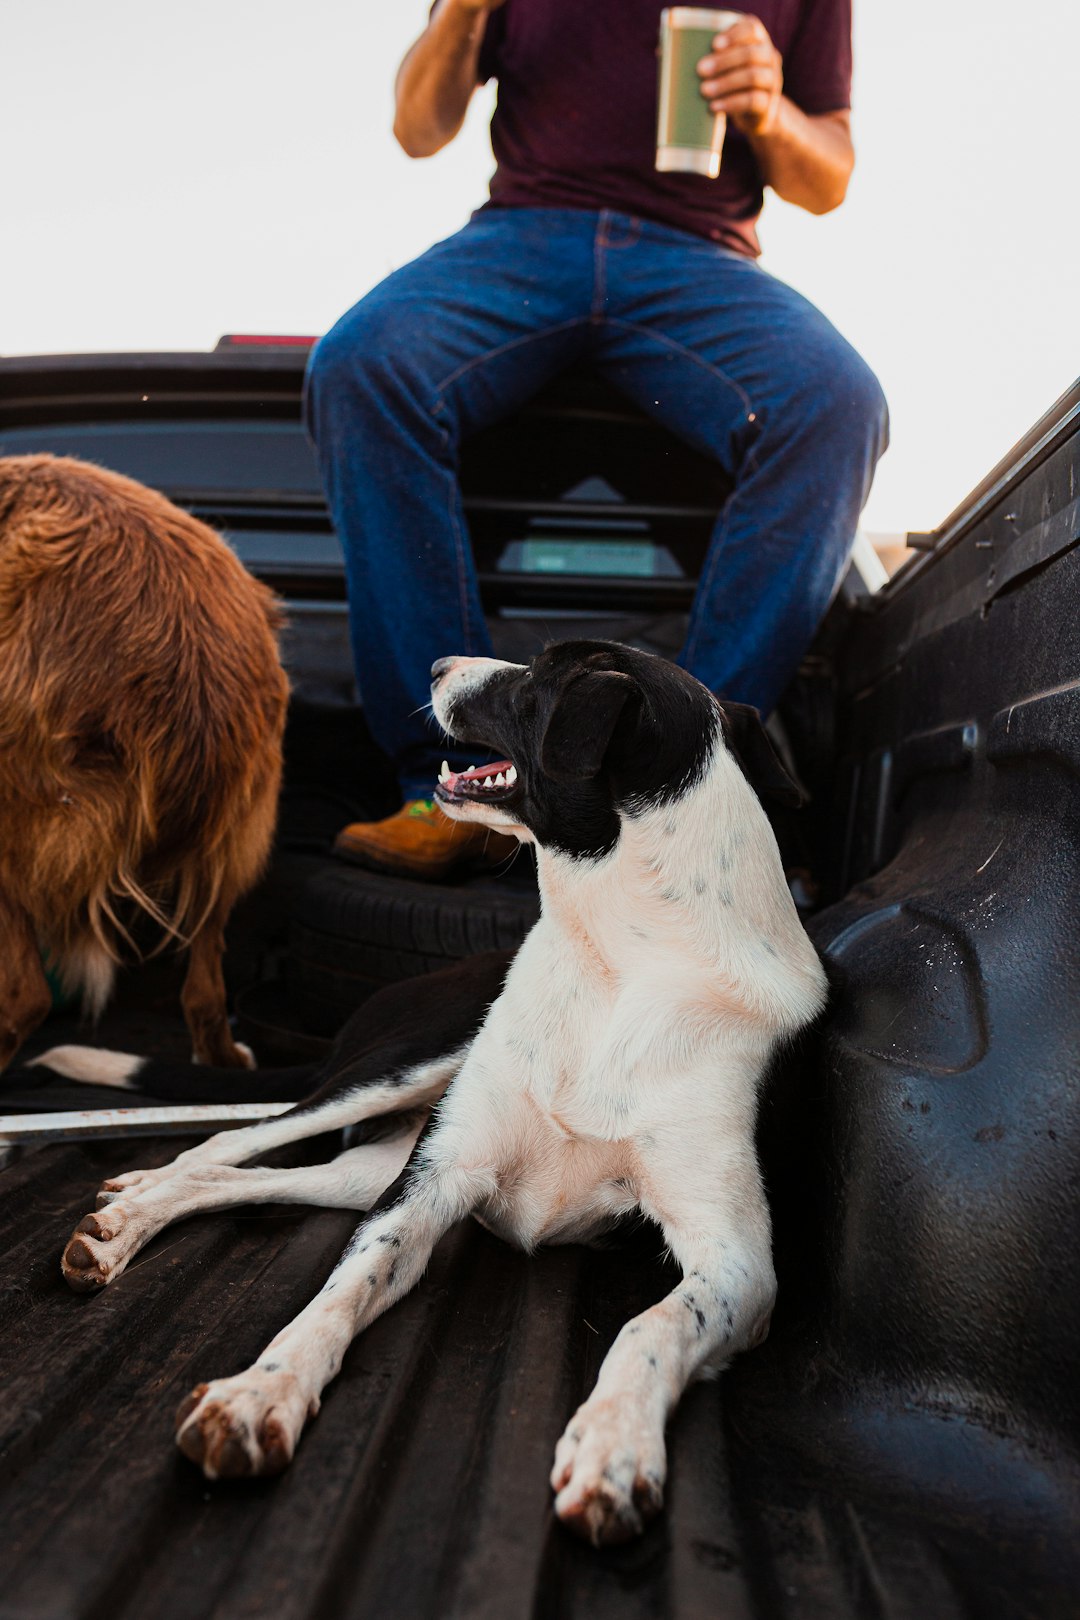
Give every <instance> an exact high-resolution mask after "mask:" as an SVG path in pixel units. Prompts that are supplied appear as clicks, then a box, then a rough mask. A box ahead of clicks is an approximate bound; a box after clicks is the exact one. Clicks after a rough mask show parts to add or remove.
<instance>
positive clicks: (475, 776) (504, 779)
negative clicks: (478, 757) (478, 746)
mask: <svg viewBox="0 0 1080 1620" xmlns="http://www.w3.org/2000/svg"><path fill="white" fill-rule="evenodd" d="M517 785H518V774H517V767H516V766H515V765H513V764H512V763H511V762H510V760H508V759H500V760H496V762H495V763H494V764H493V765H474V766H473V767H472V768H471V769H470V770H467V771H452V770H451V769H450V767H449V765H448V764H447V763H446V761H445V760H443V766H442V770H441V771H440V772H439V780H438V782H437V783H436V784H435V797H436V798H437V799H442V800H443V802H444V803H447V804H462V803H463V802H465V801H468V802H470V803H473V804H500V803H501V802H502V801H503V800H504V799H510V798H513V796H514V794H515V792H516V791H517Z"/></svg>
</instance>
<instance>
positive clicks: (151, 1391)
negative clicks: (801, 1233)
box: [0, 1139, 1069, 1620]
mask: <svg viewBox="0 0 1080 1620" xmlns="http://www.w3.org/2000/svg"><path fill="white" fill-rule="evenodd" d="M183 1145H186V1144H185V1143H183V1142H182V1141H178V1140H176V1139H174V1140H172V1141H169V1142H164V1141H142V1142H126V1143H121V1142H110V1143H99V1144H85V1145H80V1146H77V1147H74V1146H73V1147H68V1146H56V1147H49V1148H45V1149H42V1150H40V1151H39V1152H37V1153H35V1154H30V1155H27V1156H26V1157H25V1158H24V1159H23V1160H22V1161H21V1162H20V1163H18V1164H15V1165H13V1166H11V1167H9V1168H8V1170H7V1171H6V1172H5V1174H4V1176H3V1178H2V1183H0V1188H2V1191H0V1220H2V1224H3V1230H4V1231H5V1233H6V1234H7V1240H6V1244H5V1254H4V1259H3V1291H2V1294H0V1383H2V1386H3V1388H4V1391H5V1398H4V1402H3V1409H2V1410H3V1416H2V1419H0V1424H2V1434H0V1480H2V1484H0V1522H2V1523H3V1526H4V1531H3V1536H2V1538H0V1539H2V1547H0V1594H2V1596H0V1615H3V1616H5V1617H8V1616H11V1617H15V1616H19V1617H31V1616H32V1617H33V1620H61V1617H63V1620H98V1617H102V1620H104V1617H105V1616H108V1617H109V1620H122V1617H123V1616H131V1617H132V1620H134V1617H141V1616H144V1615H148V1614H152V1615H154V1616H155V1617H156V1620H170V1617H174V1616H175V1620H200V1617H203V1616H206V1617H209V1616H229V1617H230V1620H231V1617H239V1616H271V1615H272V1616H274V1617H275V1620H293V1617H295V1620H309V1617H310V1620H315V1617H322V1616H335V1617H336V1616H350V1617H357V1620H361V1617H362V1620H369V1617H375V1616H379V1617H383V1616H394V1617H397V1616H402V1617H404V1616H409V1617H412V1616H416V1617H421V1616H424V1617H427V1616H430V1617H432V1620H436V1617H437V1620H449V1617H451V1616H462V1617H467V1620H487V1617H489V1616H490V1617H491V1620H517V1617H521V1620H525V1617H531V1620H548V1617H550V1620H555V1617H558V1620H575V1617H580V1620H604V1617H605V1616H611V1617H612V1620H614V1617H616V1616H618V1617H619V1620H639V1617H640V1620H646V1617H649V1620H651V1617H660V1616H672V1617H677V1620H698V1617H702V1620H704V1617H705V1616H709V1617H723V1620H728V1617H730V1620H736V1617H738V1620H742V1617H744V1616H745V1617H747V1620H749V1617H750V1616H761V1615H768V1616H784V1617H786V1616H792V1617H796V1616H797V1617H800V1620H801V1617H816V1616H821V1617H826V1616H827V1617H829V1620H845V1617H847V1616H851V1617H852V1620H857V1617H859V1620H861V1617H864V1616H879V1615H880V1616H882V1617H885V1616H888V1617H890V1620H903V1617H906V1616H911V1617H912V1620H915V1617H922V1616H925V1615H933V1616H934V1617H935V1620H951V1617H953V1616H957V1617H959V1616H971V1615H987V1616H990V1615H993V1616H995V1617H1008V1616H1014V1615H1015V1616H1021V1615H1023V1616H1029V1615H1030V1616H1040V1617H1047V1616H1051V1615H1055V1614H1061V1615H1065V1614H1066V1613H1068V1612H1069V1609H1068V1607H1067V1606H1066V1604H1067V1601H1068V1600H1067V1596H1066V1594H1064V1593H1063V1592H1062V1591H1061V1589H1060V1588H1059V1587H1058V1588H1055V1587H1054V1585H1053V1584H1047V1578H1046V1576H1045V1573H1044V1572H1043V1570H1042V1569H1041V1556H1040V1548H1039V1547H1038V1546H1023V1545H1015V1544H1010V1543H1009V1541H1008V1539H1006V1540H1005V1541H1004V1542H1003V1541H1002V1540H1001V1528H1002V1527H1000V1526H998V1525H993V1524H989V1523H983V1524H982V1525H966V1524H949V1523H947V1522H943V1521H942V1520H941V1519H940V1517H938V1516H937V1515H936V1514H931V1515H929V1516H926V1515H923V1514H921V1513H920V1504H919V1503H918V1502H907V1503H903V1502H897V1501H895V1500H894V1501H887V1500H886V1501H875V1500H874V1499H873V1497H872V1496H871V1495H869V1494H868V1493H867V1490H866V1486H865V1483H862V1484H858V1485H856V1486H855V1488H852V1482H851V1481H845V1480H844V1479H843V1478H842V1477H840V1476H837V1477H833V1475H832V1474H831V1472H830V1471H829V1470H823V1471H822V1470H819V1471H817V1472H816V1474H808V1473H807V1472H805V1470H804V1471H803V1472H802V1473H800V1472H799V1471H798V1470H793V1468H792V1465H791V1461H790V1459H785V1458H784V1457H783V1456H782V1455H776V1454H773V1455H768V1454H766V1452H765V1451H763V1450H761V1449H757V1450H755V1448H754V1447H753V1446H750V1445H747V1444H745V1443H743V1442H741V1441H740V1439H739V1436H738V1418H739V1395H738V1380H737V1377H736V1376H735V1375H729V1377H728V1379H727V1380H721V1381H720V1382H718V1383H709V1384H700V1385H698V1386H696V1387H695V1388H694V1389H692V1390H691V1391H690V1392H689V1394H688V1396H687V1398H686V1400H685V1401H684V1402H683V1404H682V1406H681V1407H680V1409H679V1412H678V1415H677V1417H676V1419H675V1421H674V1424H673V1427H672V1431H671V1437H670V1438H671V1446H670V1457H671V1474H670V1480H669V1488H668V1503H667V1510H666V1512H665V1514H664V1516H663V1517H662V1519H661V1520H660V1521H659V1522H658V1523H656V1524H654V1525H653V1526H652V1527H651V1528H650V1529H649V1530H648V1532H647V1533H646V1535H645V1537H644V1538H643V1539H642V1540H641V1542H639V1543H637V1544H634V1545H631V1546H629V1547H626V1548H619V1549H613V1550H609V1551H604V1552H596V1551H593V1550H592V1549H590V1548H587V1547H585V1546H583V1545H581V1544H579V1543H577V1542H575V1541H574V1540H572V1539H571V1538H570V1537H569V1536H568V1535H567V1534H566V1532H565V1531H563V1530H562V1529H561V1527H559V1526H558V1525H557V1524H556V1523H555V1521H554V1519H553V1515H552V1512H551V1498H550V1492H549V1490H548V1485H547V1472H548V1469H549V1467H550V1464H551V1454H552V1450H553V1446H554V1442H555V1439H556V1438H557V1436H558V1435H559V1433H560V1432H561V1430H562V1427H563V1425H564V1423H565V1421H566V1419H567V1417H568V1416H569V1414H570V1412H571V1411H572V1410H573V1408H574V1406H575V1404H576V1403H577V1402H578V1401H579V1400H580V1399H581V1398H583V1396H584V1395H585V1393H586V1392H587V1390H588V1389H589V1387H590V1385H591V1383H592V1381H593V1380H594V1378H595V1376H596V1372H597V1369H598V1366H599V1362H600V1359H601V1357H602V1355H603V1353H604V1351H605V1349H606V1347H607V1345H608V1343H609V1342H610V1340H611V1339H612V1338H613V1337H614V1334H615V1333H616V1331H617V1330H618V1328H619V1327H620V1326H621V1324H622V1322H623V1321H624V1320H625V1318H626V1316H627V1315H628V1314H629V1313H631V1312H632V1311H634V1310H636V1309H639V1308H641V1307H642V1306H644V1305H646V1304H648V1303H650V1302H651V1301H652V1300H654V1299H656V1298H657V1297H659V1295H660V1294H661V1292H663V1291H664V1289H665V1287H667V1286H670V1283H671V1277H670V1276H669V1275H667V1274H666V1273H665V1269H664V1267H663V1264H662V1262H661V1261H660V1260H659V1258H658V1257H657V1255H656V1249H655V1242H654V1241H653V1239H652V1236H651V1234H649V1233H645V1234H639V1235H637V1236H633V1237H631V1238H630V1239H629V1241H628V1243H627V1244H626V1246H625V1247H616V1248H614V1249H611V1250H595V1251H594V1250H586V1249H581V1248H567V1249H549V1250H546V1251H543V1252H541V1253H539V1254H537V1255H535V1256H533V1257H531V1258H527V1257H525V1256H522V1255H520V1254H517V1253H515V1252H513V1251H512V1250H510V1249H509V1248H508V1247H507V1246H506V1245H504V1244H502V1243H500V1242H499V1241H497V1240H496V1239H495V1238H493V1237H491V1236H490V1235H489V1234H488V1233H486V1232H484V1231H483V1230H482V1229H481V1228H480V1227H478V1226H476V1225H475V1224H473V1223H467V1224H463V1225H462V1226H460V1227H458V1228H456V1229H455V1230H454V1231H453V1232H452V1233H450V1234H449V1235H448V1237H447V1238H446V1240H445V1241H444V1242H443V1243H442V1244H440V1245H439V1247H438V1249H437V1250H436V1253H435V1256H434V1258H433V1261H432V1264H431V1267H430V1269H429V1271H428V1274H427V1276H426V1278H425V1279H424V1281H423V1283H422V1284H421V1286H420V1287H419V1288H418V1289H417V1290H416V1291H415V1292H414V1293H413V1294H412V1295H410V1296H409V1297H408V1298H407V1299H405V1300H404V1301H403V1302H402V1303H401V1304H399V1305H397V1306H396V1307H395V1308H394V1309H393V1310H392V1311H391V1312H390V1313H388V1315H387V1316H386V1317H384V1318H383V1319H382V1320H381V1321H379V1322H377V1323H376V1324H375V1325H374V1326H373V1327H372V1328H371V1329H370V1330H369V1332H367V1333H366V1334H364V1335H363V1336H362V1338H361V1339H359V1340H358V1341H357V1343H356V1344H355V1345H354V1346H353V1348H352V1350H351V1351H350V1353H349V1355H348V1357H347V1358H346V1362H345V1367H344V1370H343V1372H342V1374H341V1376H340V1378H339V1379H337V1380H336V1382H335V1383H334V1384H333V1385H332V1386H331V1387H330V1388H329V1390H328V1391H327V1394H326V1398H325V1401H324V1405H323V1410H322V1412H321V1413H320V1415H319V1417H318V1418H317V1419H316V1420H315V1422H314V1423H312V1425H311V1426H310V1429H309V1430H308V1432H307V1433H306V1435H305V1438H304V1440H303V1442H302V1444H301V1446H300V1449H299V1451H298V1454H297V1457H296V1459H295V1461H294V1463H293V1465H292V1468H291V1469H290V1471H289V1472H288V1473H287V1474H285V1475H284V1476H282V1478H280V1479H278V1480H271V1481H265V1482H262V1481H260V1482H250V1483H239V1484H237V1483H221V1484H210V1483H208V1482H207V1481H205V1480H204V1479H203V1478H202V1476H201V1474H199V1473H197V1472H196V1470H195V1469H194V1468H193V1467H192V1466H191V1465H190V1464H189V1463H187V1462H186V1461H185V1460H184V1459H183V1458H182V1457H180V1455H179V1454H178V1453H177V1452H176V1451H175V1449H174V1448H173V1446H172V1441H171V1415H172V1412H173V1410H174V1408H175V1407H176V1405H177V1404H178V1402H179V1401H180V1399H181V1398H182V1397H183V1396H184V1394H186V1392H187V1390H188V1389H189V1388H190V1386H191V1385H192V1384H194V1383H196V1382H198V1381H199V1380H201V1379H204V1378H207V1377H212V1376H215V1375H218V1374H223V1373H229V1372H233V1371H237V1370H239V1369H240V1368H241V1367H243V1366H245V1365H247V1364H248V1363H249V1362H250V1361H251V1360H252V1359H254V1357H255V1356H256V1354H257V1353H258V1351H259V1350H260V1349H261V1348H262V1347H263V1345H264V1344H265V1343H266V1342H267V1341H268V1340H269V1339H270V1338H271V1337H272V1336H273V1334H274V1333H275V1332H276V1331H277V1330H278V1329H279V1328H280V1327H281V1326H282V1325H283V1324H284V1323H285V1322H286V1321H287V1320H288V1319H289V1318H290V1317H291V1316H292V1315H293V1314H295V1312H296V1311H297V1310H299V1309H300V1308H301V1306H302V1305H303V1304H304V1303H305V1302H306V1301H307V1299H308V1298H309V1297H310V1295H311V1293H312V1292H313V1291H314V1290H315V1289H316V1288H317V1287H318V1286H319V1285H320V1284H321V1282H322V1281H323V1279H324V1278H325V1276H326V1275H327V1274H328V1272H329V1271H330V1269H331V1267H332V1266H333V1264H334V1262H335V1260H336V1259H337V1257H338V1255H339V1253H340V1251H341V1248H342V1245H343V1243H344V1241H345V1239H346V1236H347V1234H348V1233H349V1232H350V1231H351V1230H352V1227H353V1225H354V1220H355V1218H354V1217H353V1216H352V1215H350V1214H347V1213H346V1214H343V1213H340V1212H327V1211H323V1212H309V1211H296V1210H284V1209H283V1210H269V1211H268V1210H266V1209H255V1208H252V1209H250V1210H249V1211H239V1212H236V1213H233V1214H229V1215H216V1216H207V1217H201V1218H198V1219H195V1220H191V1221H187V1222H185V1223H183V1224H182V1225H180V1226H177V1227H174V1228H171V1229H169V1230H168V1231H166V1232H165V1233H163V1234H162V1235H161V1236H160V1237H159V1238H158V1239H156V1240H155V1242H154V1243H153V1244H152V1245H151V1246H150V1247H149V1248H148V1249H147V1250H146V1251H145V1253H144V1254H143V1255H142V1256H140V1258H139V1259H138V1260H137V1261H136V1262H135V1263H134V1265H133V1266H132V1268H131V1270H130V1271H129V1272H128V1273H126V1274H125V1275H124V1276H123V1277H122V1278H120V1279H119V1280H118V1282H117V1283H115V1284H113V1285H112V1286H111V1287H110V1288H109V1289H107V1290H106V1291H105V1292H104V1293H103V1294H101V1295H99V1296H94V1297H92V1298H84V1297H79V1296H76V1295H74V1294H72V1293H70V1292H69V1291H68V1290H67V1288H66V1287H65V1286H64V1284H63V1282H62V1281H61V1278H60V1272H59V1263H58V1258H59V1253H60V1249H61V1247H62V1245H63V1242H64V1241H65V1239H66V1238H67V1236H68V1235H69V1234H70V1231H71V1228H72V1226H73V1224H74V1222H75V1220H76V1219H77V1218H78V1217H79V1215H80V1214H81V1213H83V1212H84V1211H85V1210H86V1208H88V1207H90V1204H91V1203H92V1197H91V1194H92V1189H93V1188H94V1186H95V1185H96V1184H97V1183H99V1182H100V1181H101V1180H102V1179H103V1178H104V1177H106V1176H107V1175H109V1174H112V1173H115V1172H117V1171H120V1170H123V1169H125V1168H130V1167H132V1166H134V1165H136V1164H139V1165H146V1164H155V1163H159V1162H162V1161H163V1160H165V1159H167V1158H168V1157H170V1156H171V1155H172V1154H174V1153H175V1152H177V1151H179V1149H180V1147H182V1146H183ZM778 1331H779V1332H782V1325H781V1327H780V1328H779V1329H778Z"/></svg>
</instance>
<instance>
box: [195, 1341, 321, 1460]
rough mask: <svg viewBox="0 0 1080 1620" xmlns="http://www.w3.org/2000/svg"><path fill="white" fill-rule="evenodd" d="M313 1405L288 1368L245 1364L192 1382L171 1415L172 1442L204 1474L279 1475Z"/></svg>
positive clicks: (311, 1415)
mask: <svg viewBox="0 0 1080 1620" xmlns="http://www.w3.org/2000/svg"><path fill="white" fill-rule="evenodd" d="M318 1409H319V1403H318V1401H309V1400H308V1399H307V1398H306V1397H305V1396H304V1394H303V1392H302V1390H301V1388H300V1385H299V1382H298V1381H297V1379H296V1378H295V1377H294V1376H293V1374H292V1373H287V1372H283V1371H282V1370H280V1369H274V1370H273V1371H267V1370H266V1369H264V1368H262V1367H249V1368H248V1370H247V1372H243V1373H239V1374H238V1375H237V1376H236V1377H235V1378H217V1379H215V1380H214V1382H213V1383H212V1384H197V1385H196V1387H195V1388H194V1389H193V1390H192V1392H191V1394H190V1395H189V1396H188V1397H187V1398H186V1400H184V1401H182V1402H181V1405H180V1408H179V1410H178V1412H177V1414H176V1443H177V1445H178V1446H179V1447H180V1450H181V1451H182V1452H183V1453H184V1456H185V1457H188V1458H190V1460H191V1461H192V1462H193V1463H196V1464H197V1465H198V1466H199V1467H200V1468H201V1469H202V1471H203V1473H204V1474H205V1475H206V1477H207V1479H242V1478H245V1477H247V1476H249V1475H253V1474H264V1475H265V1474H280V1473H281V1472H282V1470H283V1469H285V1468H287V1467H288V1465H289V1463H290V1462H291V1461H292V1455H293V1452H294V1451H295V1450H296V1442H297V1441H298V1440H299V1438H300V1431H301V1430H302V1429H303V1427H304V1423H305V1422H306V1420H307V1418H308V1417H309V1416H310V1417H313V1416H314V1415H315V1413H316V1412H317V1411H318Z"/></svg>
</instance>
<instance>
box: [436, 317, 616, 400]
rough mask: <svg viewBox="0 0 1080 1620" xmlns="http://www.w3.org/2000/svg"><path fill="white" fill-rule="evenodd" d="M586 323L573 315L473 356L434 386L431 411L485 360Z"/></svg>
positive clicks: (584, 319) (586, 318)
mask: <svg viewBox="0 0 1080 1620" xmlns="http://www.w3.org/2000/svg"><path fill="white" fill-rule="evenodd" d="M587 322H588V317H587V316H585V315H575V316H574V318H573V320H570V321H560V322H559V324H558V325H557V326H547V327H545V328H544V330H543V331H542V332H526V333H525V334H524V335H523V336H522V337H516V338H511V339H510V340H509V342H507V343H500V344H498V345H497V346H496V347H495V348H494V349H485V350H484V352H483V354H477V355H474V356H473V358H472V359H471V360H466V361H465V362H464V363H463V364H462V365H460V366H458V368H457V370H456V371H451V372H450V374H449V376H446V377H444V378H443V380H442V382H440V383H436V384H435V404H434V405H433V406H432V410H433V411H438V410H441V409H442V395H443V394H444V393H445V392H446V390H447V389H448V388H449V387H450V384H451V383H455V382H457V380H458V378H459V377H464V376H465V374H466V372H469V371H472V370H473V369H474V367H476V366H481V365H483V364H484V362H485V361H486V360H494V359H495V358H496V357H497V356H498V355H500V354H508V353H509V352H510V350H511V349H519V348H521V347H523V345H524V344H526V343H537V342H539V340H540V339H541V338H546V337H554V335H555V333H556V332H568V331H569V330H570V328H571V327H573V326H584V325H586V324H587Z"/></svg>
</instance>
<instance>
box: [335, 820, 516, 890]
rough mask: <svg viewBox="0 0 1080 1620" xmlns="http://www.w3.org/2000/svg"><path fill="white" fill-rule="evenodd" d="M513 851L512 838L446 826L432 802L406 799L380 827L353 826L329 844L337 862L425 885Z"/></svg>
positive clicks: (484, 829)
mask: <svg viewBox="0 0 1080 1620" xmlns="http://www.w3.org/2000/svg"><path fill="white" fill-rule="evenodd" d="M516 848H517V839H516V838H505V837H504V836H503V835H502V833H494V832H491V831H490V829H489V828H487V827H475V826H473V827H471V826H468V825H466V824H465V823H463V822H460V821H451V820H450V818H449V816H444V815H443V813H442V811H441V810H439V809H437V808H436V806H435V804H434V803H433V801H432V800H431V799H410V800H409V802H408V804H404V805H402V807H401V809H400V810H399V811H398V812H397V814H396V815H393V816H388V817H387V819H386V820H385V821H354V822H353V823H352V825H351V826H349V827H345V828H343V829H342V831H341V832H339V833H338V835H337V837H336V838H335V839H334V854H335V855H340V856H341V858H342V860H346V861H352V862H353V863H354V864H355V865H357V866H367V867H370V868H371V870H372V871H375V872H393V873H396V874H397V875H398V876H400V877H412V878H422V879H426V880H427V881H428V882H429V883H434V882H437V881H438V879H439V878H442V877H446V876H447V875H448V874H449V873H450V872H453V871H454V870H455V869H456V868H459V867H462V866H497V865H498V863H499V862H500V861H504V860H506V858H507V856H509V855H512V854H513V852H514V850H515V849H516Z"/></svg>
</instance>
